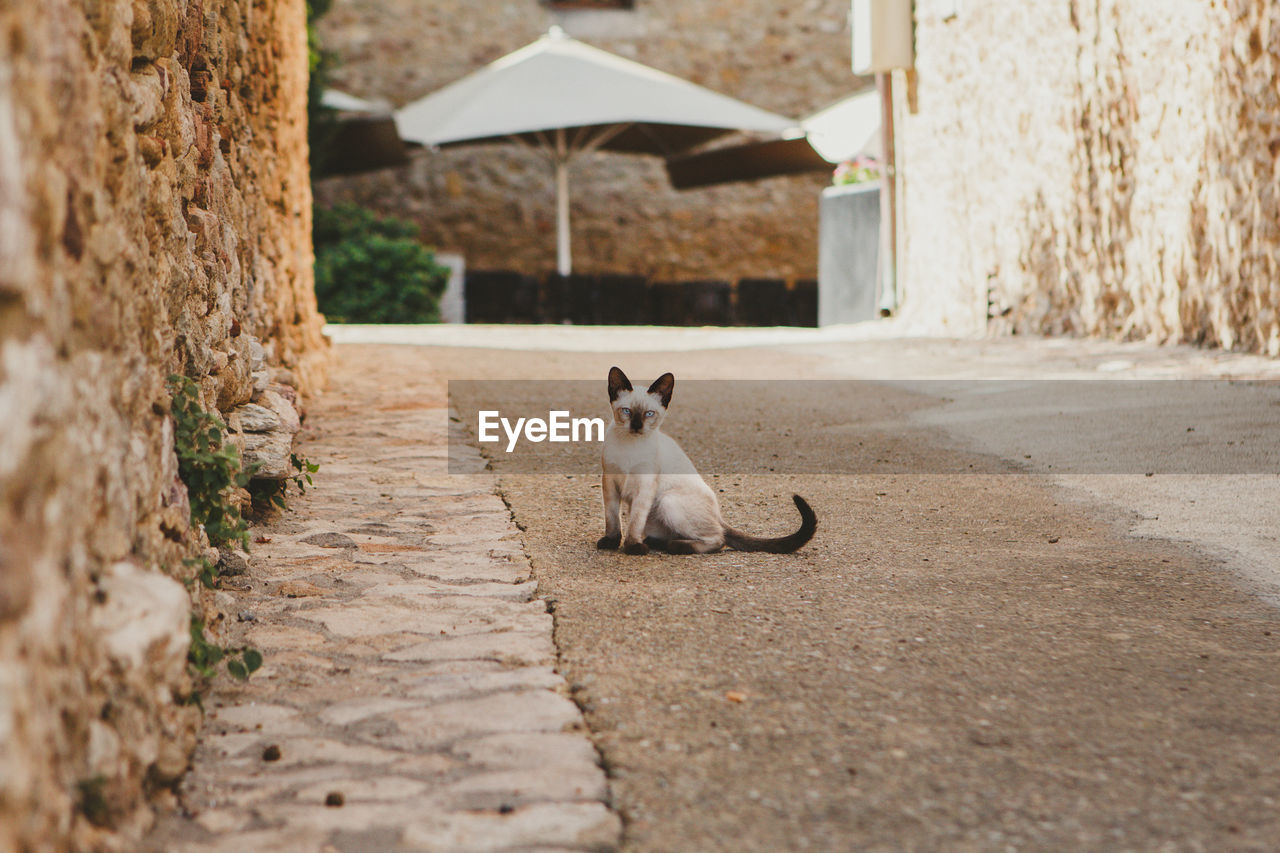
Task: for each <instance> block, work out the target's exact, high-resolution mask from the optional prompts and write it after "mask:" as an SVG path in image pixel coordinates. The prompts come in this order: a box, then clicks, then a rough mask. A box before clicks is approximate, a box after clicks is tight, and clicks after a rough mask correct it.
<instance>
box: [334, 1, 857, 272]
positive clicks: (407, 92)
mask: <svg viewBox="0 0 1280 853" xmlns="http://www.w3.org/2000/svg"><path fill="white" fill-rule="evenodd" d="M848 11H849V4H848V0H805V2H797V3H777V2H772V0H637V2H636V3H635V7H634V9H633V10H630V11H616V10H615V11H602V10H593V11H577V12H568V13H566V12H557V11H552V10H550V9H549V8H548V7H547V6H546V5H544V4H542V3H540V2H539V0H515V2H512V0H336V2H335V3H334V7H333V10H332V11H331V12H330V13H329V14H328V15H327V16H326V17H325V18H324V19H322V21H321V36H322V39H323V41H324V44H325V46H326V47H327V48H329V49H331V50H333V51H334V52H335V53H336V54H337V55H338V57H339V59H340V65H339V67H338V69H337V72H336V77H335V80H334V85H335V86H336V87H337V88H340V89H343V90H345V91H349V92H351V93H353V94H356V95H359V96H361V97H366V98H379V99H383V100H386V101H388V102H390V103H391V104H393V105H395V106H397V107H398V106H402V105H403V104H405V103H408V102H409V101H412V100H415V99H417V98H420V97H422V96H424V95H427V94H430V93H431V92H433V91H435V90H436V89H438V88H440V87H441V86H444V85H445V84H447V83H450V82H452V81H454V80H456V79H458V78H460V77H462V76H464V75H466V74H468V73H470V72H472V71H475V70H477V69H478V68H480V67H482V66H484V65H485V64H487V63H489V62H491V61H493V60H495V59H497V58H499V57H500V56H502V55H503V54H506V53H508V52H510V51H512V50H515V49H517V48H519V47H522V46H524V45H525V44H528V43H529V42H532V41H533V40H535V39H536V38H537V37H538V36H539V35H541V34H543V33H545V32H546V30H547V28H548V27H549V26H550V25H551V24H552V23H560V24H562V25H563V26H564V27H565V29H566V30H567V31H568V32H569V34H570V35H573V36H575V37H578V38H580V39H582V40H583V41H585V42H587V43H589V44H592V45H594V46H596V47H600V48H602V49H604V50H608V51H611V52H614V53H618V54H620V55H622V56H626V57H628V58H631V59H635V60H637V61H639V62H643V63H646V64H649V65H652V66H655V67H657V68H660V69H662V70H664V71H667V72H670V73H672V74H675V75H678V76H681V77H684V78H686V79H689V80H692V81H693V82H695V83H699V84H701V85H703V86H707V87H709V88H711V89H714V90H716V91H720V92H723V93H725V94H728V95H732V96H734V97H737V98H741V99H743V100H745V101H747V102H748V103H751V104H754V105H756V106H759V107H762V108H764V109H768V110H772V111H775V112H778V113H781V114H783V115H788V116H793V117H795V116H800V115H803V114H806V113H809V112H812V111H814V110H816V109H819V108H821V107H824V106H827V105H828V104H830V103H832V102H834V101H836V100H838V99H840V98H842V97H845V96H846V95H848V94H850V93H851V92H852V91H853V89H854V79H853V77H852V76H851V73H850V70H849V33H848V25H847V18H848ZM829 183H830V176H829V175H821V174H820V175H816V176H806V177H799V178H775V179H770V180H767V181H762V182H759V183H754V184H737V185H730V186H725V187H713V188H707V189H701V190H690V191H687V192H683V193H678V192H676V191H674V190H673V189H671V187H670V186H669V184H668V182H667V178H666V172H665V169H664V168H663V166H662V163H661V161H660V160H658V159H656V158H643V157H629V156H624V155H616V154H601V155H596V156H592V157H588V158H584V159H582V160H580V161H578V162H576V163H575V164H574V165H573V166H572V167H571V177H570V184H571V193H572V221H573V225H572V228H573V232H572V233H573V254H574V269H575V271H580V272H584V273H636V274H643V275H648V276H650V277H653V278H659V279H691V278H724V279H731V278H737V277H740V276H769V277H783V278H795V277H800V278H811V277H813V276H814V275H816V271H817V219H818V196H819V191H820V190H821V188H822V187H823V186H825V185H827V184H829ZM317 196H318V198H319V199H320V200H321V201H322V202H325V203H332V202H335V201H338V200H351V201H357V202H360V203H362V204H366V205H369V206H371V207H374V208H376V209H378V210H380V211H382V212H384V213H390V214H395V215H398V216H402V217H405V218H409V219H412V220H414V221H416V222H417V223H418V224H419V225H420V226H421V227H422V232H423V237H424V239H425V240H426V242H428V243H431V244H433V245H435V246H437V247H439V248H440V249H441V250H445V251H450V252H457V253H460V254H462V255H463V256H464V257H465V259H466V263H467V265H468V267H469V268H472V269H511V270H516V271H519V272H523V273H527V274H541V273H544V272H546V271H548V270H551V269H554V267H555V187H554V178H553V175H552V170H551V167H550V165H549V163H548V162H547V161H546V160H545V159H544V158H543V157H541V156H538V155H537V154H535V153H532V152H528V151H524V150H522V149H520V148H518V147H516V146H502V145H493V146H485V147H476V148H467V149H455V150H452V151H444V152H436V153H430V152H424V153H421V154H419V155H417V156H416V158H415V162H414V163H413V164H412V165H411V166H408V167H405V168H403V169H398V170H392V171H388V172H384V173H380V174H373V175H369V176H365V177H359V178H344V179H333V180H326V181H324V182H323V183H321V184H320V185H319V186H318V187H317Z"/></svg>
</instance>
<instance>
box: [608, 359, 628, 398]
mask: <svg viewBox="0 0 1280 853" xmlns="http://www.w3.org/2000/svg"><path fill="white" fill-rule="evenodd" d="M630 390H631V380H630V379H628V378H627V374H625V373H623V372H622V368H620V367H611V368H609V402H610V403H612V402H614V401H615V400H617V399H618V395H619V394H621V393H623V392H624V391H630Z"/></svg>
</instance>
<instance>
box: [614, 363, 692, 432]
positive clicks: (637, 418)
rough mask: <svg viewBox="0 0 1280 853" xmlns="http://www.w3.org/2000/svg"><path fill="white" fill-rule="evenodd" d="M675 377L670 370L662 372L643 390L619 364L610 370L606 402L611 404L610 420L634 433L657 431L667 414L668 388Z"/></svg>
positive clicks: (669, 399) (672, 385)
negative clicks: (633, 386)
mask: <svg viewBox="0 0 1280 853" xmlns="http://www.w3.org/2000/svg"><path fill="white" fill-rule="evenodd" d="M675 384H676V378H675V377H674V376H672V375H671V374H670V373H664V374H662V376H660V377H658V379H657V380H656V381H655V382H654V383H653V384H652V385H650V386H649V388H648V390H646V391H637V390H636V389H634V388H632V387H631V381H630V380H629V379H627V375H626V374H625V373H623V372H622V371H621V370H619V369H618V368H616V367H614V368H611V369H610V370H609V403H610V405H611V406H612V407H613V422H614V424H616V425H617V426H619V427H623V428H625V429H627V430H628V431H629V432H631V433H632V434H633V435H642V434H646V433H651V432H656V431H657V430H658V428H659V427H661V426H662V421H663V420H664V419H665V418H666V416H667V405H668V404H669V403H670V402H671V391H672V389H673V388H674V387H675Z"/></svg>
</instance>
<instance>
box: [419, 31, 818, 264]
mask: <svg viewBox="0 0 1280 853" xmlns="http://www.w3.org/2000/svg"><path fill="white" fill-rule="evenodd" d="M793 124H794V122H793V121H791V120H790V119H787V118H784V117H782V116H779V115H775V114H773V113H770V112H766V111H764V110H761V109H757V108H756V107H753V106H751V105H749V104H745V103H743V102H742V101H738V100H735V99H733V98H730V97H727V96H725V95H721V94H718V93H716V92H712V91H711V90H709V89H704V88H703V87H701V86H698V85H696V84H693V83H690V82H689V81H687V80H682V79H680V78H679V77H674V76H672V75H670V74H667V73H664V72H662V71H658V70H657V69H654V68H650V67H649V66H647V65H642V64H640V63H638V62H633V61H631V60H629V59H623V58H622V57H620V56H615V55H614V54H611V53H607V52H606V51H603V50H599V49H598V48H594V47H590V46H589V45H586V44H583V43H582V42H580V41H577V40H576V39H573V38H570V37H569V36H567V35H566V34H565V33H564V31H563V30H561V29H560V28H559V27H552V28H551V31H550V32H549V33H548V34H547V35H545V36H543V37H542V38H540V39H538V41H536V42H534V43H533V44H531V45H528V46H526V47H523V48H521V49H520V50H517V51H515V52H514V53H510V54H508V55H507V56H504V57H503V58H501V59H499V60H497V61H496V62H493V63H492V64H490V65H487V66H485V67H484V68H482V69H480V70H479V71H476V72H475V73H473V74H471V75H469V76H467V77H464V78H462V79H461V80H459V81H457V82H455V83H452V84H450V85H448V86H446V87H444V88H443V89H440V90H439V91H437V92H435V93H434V94H431V95H428V96H427V97H425V98H422V99H421V100H418V101H414V102H413V103H410V104H407V105H406V106H405V107H404V108H403V109H401V110H400V111H399V112H397V113H396V125H397V126H398V128H399V130H400V136H401V137H403V138H404V139H408V140H411V141H414V142H420V143H422V144H424V145H430V146H438V147H443V146H451V145H459V144H467V143H482V142H507V141H515V142H523V143H526V144H528V145H532V146H536V147H538V148H540V149H542V150H543V151H545V152H547V153H548V154H549V155H550V156H551V158H552V160H553V162H554V163H555V170H556V233H557V253H556V254H557V267H558V269H559V271H560V273H561V274H562V275H568V274H569V272H570V266H571V263H570V251H569V168H568V167H569V162H570V161H571V160H572V159H573V157H574V156H575V155H577V154H581V153H584V152H588V151H597V150H607V151H617V152H623V153H633V154H654V155H657V156H661V157H673V156H676V155H677V154H680V153H683V152H687V151H689V150H691V149H693V148H696V147H698V146H699V145H702V144H704V143H706V142H708V141H710V140H712V139H715V138H717V137H719V136H722V135H724V134H726V133H732V132H733V131H763V132H767V133H772V134H779V133H781V132H782V131H783V130H785V129H786V128H787V127H789V126H791V125H793Z"/></svg>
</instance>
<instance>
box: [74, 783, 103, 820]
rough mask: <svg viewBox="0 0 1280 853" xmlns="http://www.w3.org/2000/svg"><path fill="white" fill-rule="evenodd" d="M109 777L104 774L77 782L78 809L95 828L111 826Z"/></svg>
mask: <svg viewBox="0 0 1280 853" xmlns="http://www.w3.org/2000/svg"><path fill="white" fill-rule="evenodd" d="M106 787H107V777H105V776H103V775H102V774H98V775H97V776H93V777H91V778H88V779H81V780H80V781H79V782H76V794H77V797H76V808H78V809H79V810H80V813H81V814H82V815H84V816H85V817H86V818H88V820H89V823H92V824H93V825H94V826H109V825H110V824H111V807H110V806H109V805H108V804H107V795H106Z"/></svg>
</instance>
